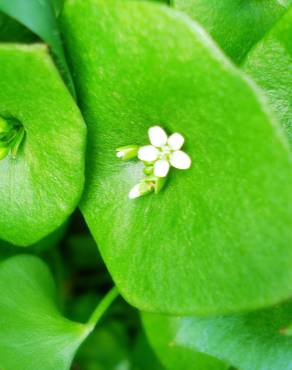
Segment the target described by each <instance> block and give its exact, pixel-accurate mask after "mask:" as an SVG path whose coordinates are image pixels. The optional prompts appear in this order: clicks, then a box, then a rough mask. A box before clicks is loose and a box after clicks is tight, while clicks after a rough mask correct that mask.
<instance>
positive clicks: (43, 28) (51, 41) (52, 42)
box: [0, 0, 75, 95]
mask: <svg viewBox="0 0 292 370" xmlns="http://www.w3.org/2000/svg"><path fill="white" fill-rule="evenodd" d="M61 6H62V2H61V0H53V1H52V0H42V1H39V0H29V1H23V0H1V1H0V11H2V12H4V13H5V14H7V15H9V16H10V17H12V18H14V19H16V20H17V21H18V22H20V23H21V24H23V25H24V26H26V27H27V28H28V29H29V30H31V31H32V32H34V33H35V34H36V35H38V36H39V37H40V38H41V39H43V40H44V41H45V42H46V43H47V44H48V45H49V46H50V47H51V48H52V51H53V53H54V55H55V56H56V58H57V61H58V64H59V67H60V70H61V72H62V74H63V76H64V79H65V81H66V82H67V84H68V87H69V88H70V90H71V92H72V94H73V95H75V89H74V84H73V81H72V78H71V74H70V71H69V68H68V65H67V62H66V58H65V54H64V50H63V45H62V41H61V38H60V34H59V28H58V23H57V19H56V14H58V13H59V12H60V10H61Z"/></svg>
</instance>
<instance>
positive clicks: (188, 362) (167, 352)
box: [142, 313, 229, 370]
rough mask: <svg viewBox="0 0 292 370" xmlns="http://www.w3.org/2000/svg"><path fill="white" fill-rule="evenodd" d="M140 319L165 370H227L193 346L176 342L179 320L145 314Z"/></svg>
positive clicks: (227, 366) (226, 366) (223, 365)
mask: <svg viewBox="0 0 292 370" xmlns="http://www.w3.org/2000/svg"><path fill="white" fill-rule="evenodd" d="M142 318H143V324H144V328H145V330H146V334H147V336H148V339H149V341H150V343H151V345H152V347H153V349H154V350H155V351H156V353H157V355H158V357H159V358H160V360H161V362H162V364H163V365H164V366H165V367H166V369H167V370H186V369H187V370H227V369H229V365H227V364H225V363H223V362H222V361H220V360H218V359H216V358H214V357H211V356H209V355H206V354H204V353H200V352H199V351H198V350H197V349H196V348H194V346H189V345H188V344H185V343H184V342H183V343H178V342H177V340H176V335H177V334H178V331H179V329H180V324H181V321H182V320H181V319H179V318H175V317H169V316H162V315H157V314H146V313H144V314H143V315H142Z"/></svg>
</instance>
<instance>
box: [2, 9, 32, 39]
mask: <svg viewBox="0 0 292 370" xmlns="http://www.w3.org/2000/svg"><path fill="white" fill-rule="evenodd" d="M36 40H37V37H36V36H35V35H34V34H33V33H31V32H30V31H29V30H28V29H27V28H25V27H24V26H22V25H21V24H19V23H18V22H17V21H15V20H14V19H12V18H10V17H8V16H7V15H5V14H4V13H1V12H0V41H1V42H25V43H30V42H34V41H36Z"/></svg>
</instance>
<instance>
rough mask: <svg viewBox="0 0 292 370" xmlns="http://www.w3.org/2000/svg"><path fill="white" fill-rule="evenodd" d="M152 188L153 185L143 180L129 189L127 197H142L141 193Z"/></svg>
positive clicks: (146, 192) (145, 192) (144, 193)
mask: <svg viewBox="0 0 292 370" xmlns="http://www.w3.org/2000/svg"><path fill="white" fill-rule="evenodd" d="M152 190H153V186H152V185H151V183H148V182H145V181H143V182H140V183H139V184H137V185H135V186H134V187H133V188H132V189H131V191H130V192H129V198H130V199H135V198H139V197H142V196H143V195H146V194H148V193H150V192H151V191H152Z"/></svg>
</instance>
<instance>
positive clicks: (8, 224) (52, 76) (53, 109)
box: [0, 44, 86, 246]
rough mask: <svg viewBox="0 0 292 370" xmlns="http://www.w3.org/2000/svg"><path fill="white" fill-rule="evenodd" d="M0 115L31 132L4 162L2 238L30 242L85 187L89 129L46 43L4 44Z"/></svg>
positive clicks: (56, 222)
mask: <svg viewBox="0 0 292 370" xmlns="http://www.w3.org/2000/svg"><path fill="white" fill-rule="evenodd" d="M0 75H1V79H0V115H1V116H3V117H13V118H14V119H17V120H18V121H19V122H20V123H21V124H22V125H23V127H24V129H25V131H26V135H25V138H24V141H23V143H22V144H21V146H20V149H19V151H18V153H17V156H16V158H13V157H12V156H11V155H9V156H7V157H6V158H5V159H3V160H1V161H0V178H1V182H0V204H1V212H0V238H1V239H4V240H7V241H9V242H11V243H12V244H15V245H20V246H27V245H31V244H33V243H35V242H37V241H38V240H39V239H41V238H43V237H44V236H46V235H48V234H49V233H51V232H52V231H54V230H55V229H56V228H58V227H59V226H60V225H61V224H63V223H64V221H65V220H66V219H67V218H68V216H69V215H70V214H71V213H72V212H73V210H74V209H75V208H76V206H77V204H78V201H79V198H80V196H81V193H82V190H83V181H84V156H85V135H86V128H85V124H84V122H83V120H82V117H81V114H80V112H79V110H78V108H77V107H76V105H75V103H74V101H73V99H72V97H71V96H70V94H69V92H68V90H67V89H66V87H65V85H64V84H63V81H62V80H61V78H60V76H59V74H58V71H57V70H56V67H55V66H54V64H53V62H52V60H51V58H50V57H49V55H48V54H47V50H46V48H45V47H44V46H40V45H37V46H18V45H9V44H2V45H1V46H0Z"/></svg>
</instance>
